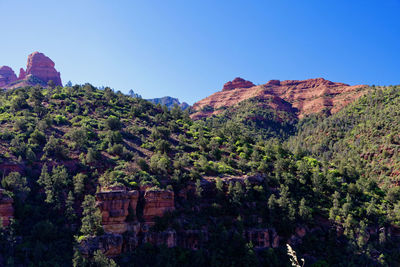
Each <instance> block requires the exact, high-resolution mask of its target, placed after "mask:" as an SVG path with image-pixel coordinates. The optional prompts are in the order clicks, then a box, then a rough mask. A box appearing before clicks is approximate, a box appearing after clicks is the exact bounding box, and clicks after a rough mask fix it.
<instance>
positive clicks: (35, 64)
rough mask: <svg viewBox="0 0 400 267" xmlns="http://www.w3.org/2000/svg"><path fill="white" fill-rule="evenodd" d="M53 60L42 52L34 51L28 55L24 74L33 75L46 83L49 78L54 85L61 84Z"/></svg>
mask: <svg viewBox="0 0 400 267" xmlns="http://www.w3.org/2000/svg"><path fill="white" fill-rule="evenodd" d="M54 66H55V64H54V62H53V61H52V60H51V59H50V58H48V57H46V56H45V55H44V54H42V53H39V52H34V53H32V54H30V55H29V56H28V64H27V66H26V75H30V74H31V75H33V76H35V77H37V78H38V79H40V80H42V81H43V82H45V83H46V84H47V82H49V81H50V80H52V81H53V82H54V84H55V85H56V86H62V83H61V76H60V73H59V72H57V70H56V69H55V68H54Z"/></svg>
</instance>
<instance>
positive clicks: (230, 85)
mask: <svg viewBox="0 0 400 267" xmlns="http://www.w3.org/2000/svg"><path fill="white" fill-rule="evenodd" d="M253 86H255V85H254V83H252V82H250V81H246V80H245V79H242V78H240V77H237V78H235V79H234V80H233V81H229V82H227V83H225V84H224V87H223V88H222V91H229V90H233V89H236V88H250V87H253Z"/></svg>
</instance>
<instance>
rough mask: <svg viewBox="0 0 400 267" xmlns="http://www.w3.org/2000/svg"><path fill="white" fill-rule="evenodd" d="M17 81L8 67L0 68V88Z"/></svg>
mask: <svg viewBox="0 0 400 267" xmlns="http://www.w3.org/2000/svg"><path fill="white" fill-rule="evenodd" d="M16 80H17V76H16V75H15V73H14V71H13V70H12V69H11V68H10V67H8V66H2V67H0V87H3V86H6V85H7V84H10V83H12V82H14V81H16Z"/></svg>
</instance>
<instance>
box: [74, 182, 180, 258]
mask: <svg viewBox="0 0 400 267" xmlns="http://www.w3.org/2000/svg"><path fill="white" fill-rule="evenodd" d="M96 200H97V203H96V204H97V207H98V208H99V209H100V211H101V215H102V225H103V229H104V231H105V233H106V234H105V235H102V236H97V237H93V238H88V239H86V240H84V241H82V243H81V244H80V247H81V252H82V254H83V255H92V254H93V253H94V252H95V251H96V250H98V249H100V250H101V251H102V252H103V253H105V254H106V255H107V256H116V255H118V254H120V253H122V252H124V251H132V250H133V249H135V248H136V247H137V246H139V245H141V244H144V243H151V244H154V245H167V246H168V247H174V246H176V245H177V240H178V234H177V233H176V232H175V231H174V230H166V231H163V232H152V231H150V230H149V229H150V227H151V226H153V225H154V224H155V218H156V217H162V216H163V215H164V213H165V212H168V211H173V210H174V209H175V204H174V192H173V191H169V190H147V191H145V190H144V191H138V190H132V191H127V190H125V188H114V189H112V190H107V191H101V192H99V193H97V194H96ZM138 203H140V205H138ZM138 214H140V215H138ZM182 235H184V234H180V236H182Z"/></svg>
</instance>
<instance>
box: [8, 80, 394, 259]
mask: <svg viewBox="0 0 400 267" xmlns="http://www.w3.org/2000/svg"><path fill="white" fill-rule="evenodd" d="M399 100H400V87H376V88H375V87H371V88H369V93H368V94H366V95H364V96H362V97H360V98H359V99H358V100H356V101H355V102H353V103H352V104H350V105H348V106H347V107H345V108H343V109H342V110H341V111H339V112H337V113H335V114H333V115H330V114H327V113H325V114H324V113H319V114H311V115H308V116H305V117H304V118H302V119H298V117H297V116H296V115H295V112H296V111H295V110H294V109H293V108H292V107H291V105H290V104H289V103H287V102H279V105H277V106H279V107H280V108H279V109H278V108H274V103H275V102H274V101H276V99H274V98H260V97H255V98H251V99H248V100H245V101H243V102H240V103H238V104H237V105H234V106H232V107H229V108H226V109H225V110H223V111H221V112H220V113H219V114H218V115H215V116H212V117H209V118H204V119H199V120H192V119H191V118H190V115H191V114H190V110H189V109H185V110H184V111H182V110H181V108H180V107H178V106H175V107H173V108H172V109H168V108H167V107H165V106H161V105H154V104H152V103H150V102H148V101H146V100H143V99H141V98H133V97H130V96H126V95H124V94H122V93H120V92H113V91H112V90H111V89H109V88H105V89H104V90H99V89H97V88H95V87H93V86H92V85H90V84H85V85H82V86H80V85H76V86H71V87H60V86H57V87H53V88H52V87H48V88H42V87H40V86H35V87H25V88H18V89H13V90H7V91H1V92H0V124H1V128H0V176H1V188H3V189H4V191H2V197H3V199H12V201H13V204H12V209H13V215H12V216H11V217H12V218H11V219H10V218H5V217H4V216H3V217H2V218H3V222H2V225H3V227H2V229H1V230H0V265H4V266H72V265H73V266H117V265H119V266H166V265H168V266H290V260H289V257H288V255H287V251H286V244H287V243H288V244H290V245H291V246H292V247H293V248H294V249H295V250H296V252H297V256H298V257H299V259H300V258H304V259H305V262H306V266H349V265H350V266H388V265H389V266H396V265H398V264H400V234H399V232H400V228H399V227H400V190H399V187H398V185H399V184H398V179H399V175H400V163H399V160H398V151H399V146H400V139H399V138H400V136H399V123H398V121H399V120H398V118H399V114H400V108H399ZM171 199H172V200H171ZM1 201H2V200H1V199H0V215H2V214H1V211H2V209H1V203H2V202H1ZM151 201H153V202H151ZM7 203H10V202H7ZM133 203H134V204H133ZM149 203H154V205H153V206H150V204H149ZM117 207H118V208H117ZM152 212H153V213H152ZM157 215H160V216H157ZM5 219H7V222H5V221H4V220H5ZM8 219H10V221H8ZM117 226H118V227H117ZM105 244H106V245H105ZM116 244H119V245H116Z"/></svg>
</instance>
